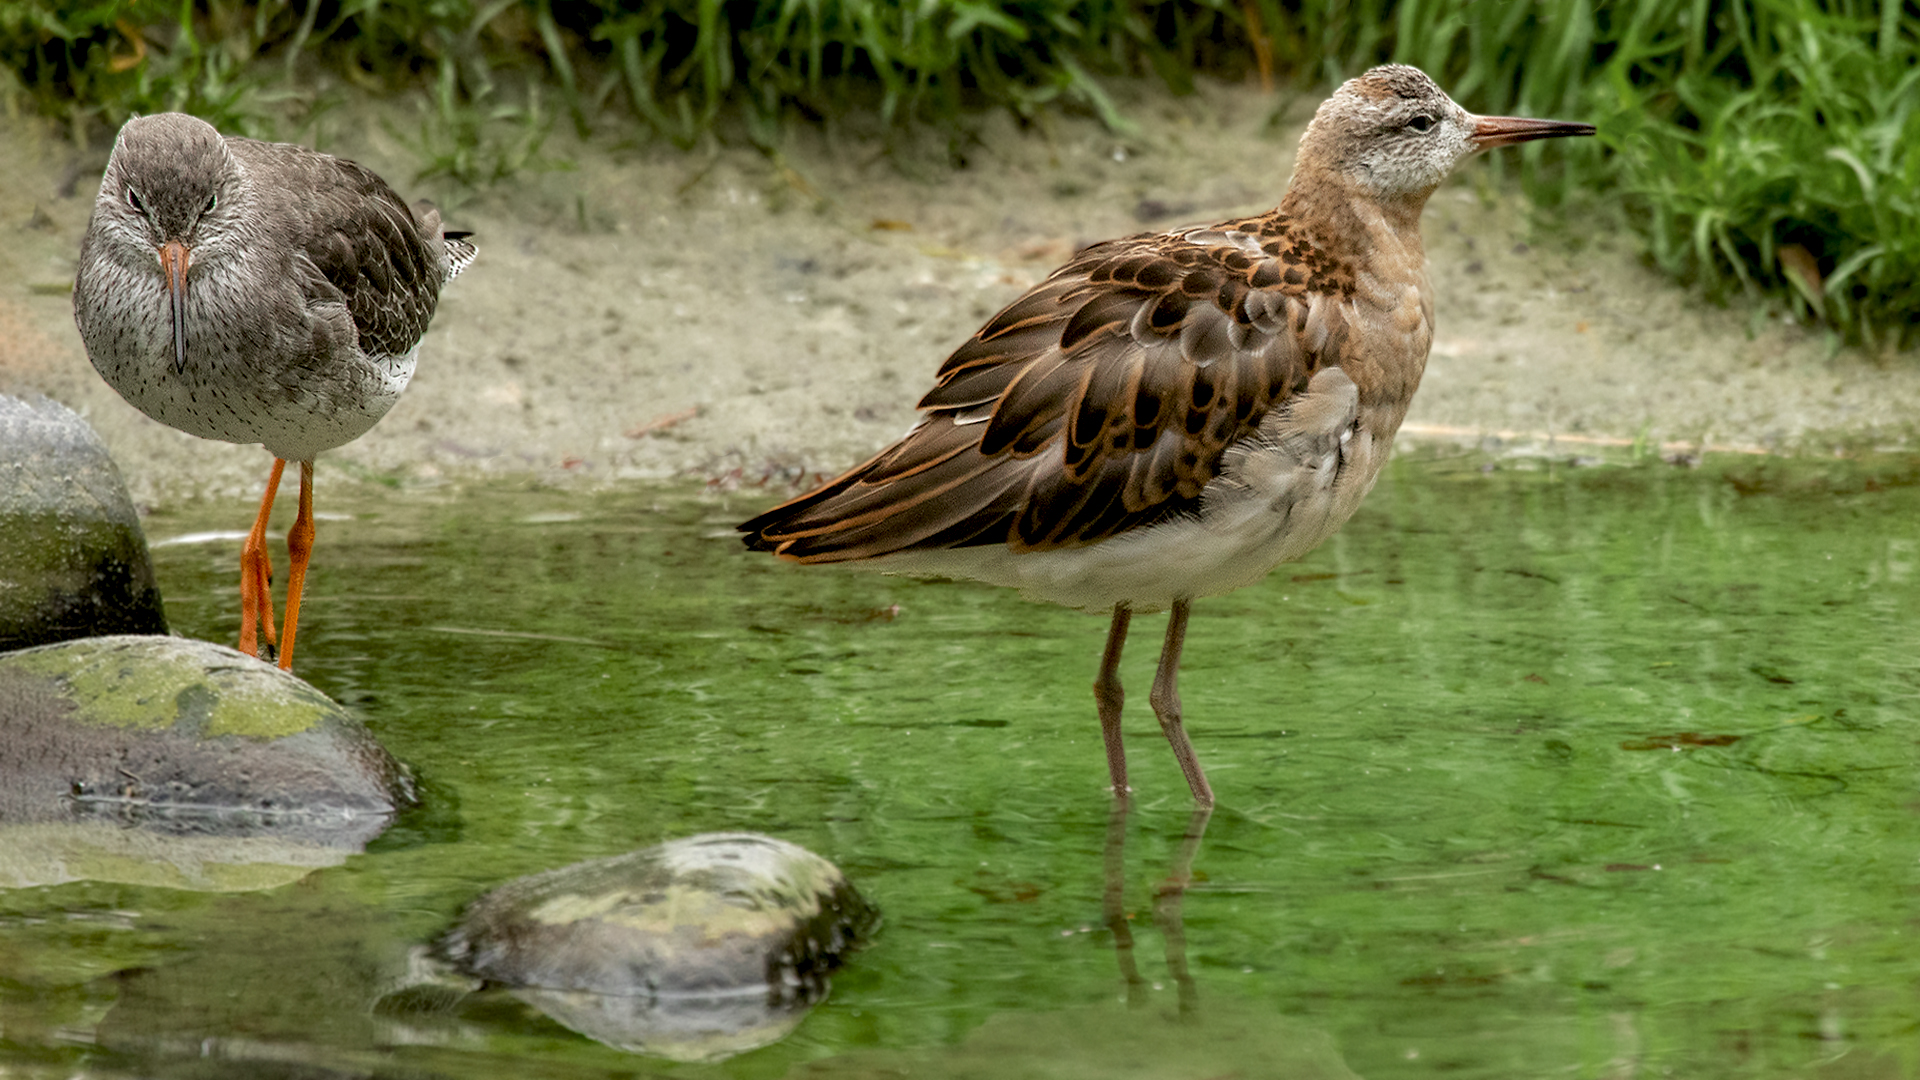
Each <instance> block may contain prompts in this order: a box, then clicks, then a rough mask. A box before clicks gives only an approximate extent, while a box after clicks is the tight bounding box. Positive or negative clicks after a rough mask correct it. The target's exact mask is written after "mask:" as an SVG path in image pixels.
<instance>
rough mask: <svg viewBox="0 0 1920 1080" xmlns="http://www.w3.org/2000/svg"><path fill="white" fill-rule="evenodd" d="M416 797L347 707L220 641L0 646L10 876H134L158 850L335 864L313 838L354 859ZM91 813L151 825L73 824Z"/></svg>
mask: <svg viewBox="0 0 1920 1080" xmlns="http://www.w3.org/2000/svg"><path fill="white" fill-rule="evenodd" d="M413 801H414V794H413V783H412V779H411V777H410V776H409V775H408V774H407V771H406V769H405V767H404V766H402V765H400V763H399V762H397V761H395V760H394V759H393V758H392V756H391V755H389V754H388V753H387V752H386V750H385V749H384V748H383V747H381V746H380V744H379V743H377V742H375V741H374V740H373V737H372V736H371V735H369V734H368V733H367V731H366V729H365V728H364V727H363V726H362V725H361V724H360V722H359V721H358V720H357V719H355V718H354V716H353V715H352V714H351V713H349V712H348V711H347V710H346V709H345V708H344V707H343V706H341V705H339V704H337V703H335V702H334V701H332V700H331V699H329V698H328V697H327V696H326V695H324V694H322V693H320V692H319V691H318V690H315V689H314V688H313V687H311V686H309V685H307V684H306V683H304V682H302V681H300V680H299V679H297V678H295V677H293V676H292V675H289V674H287V673H285V672H283V671H280V670H279V669H278V668H275V667H273V666H272V665H270V664H266V663H263V662H261V661H259V660H255V659H253V658H252V657H248V656H244V655H242V654H241V653H239V652H236V651H235V650H233V649H229V648H226V647H225V646H221V645H214V644H210V643H208V642H203V641H190V640H187V639H184V638H173V637H144V636H113V637H97V638H85V639H82V640H79V641H68V642H62V643H59V644H56V645H47V646H42V647H40V648H35V649H25V650H21V651H18V652H13V653H7V654H3V655H0V828H4V829H6V830H9V831H10V832H12V833H17V834H18V835H17V836H15V837H14V839H15V840H16V841H17V842H10V843H0V882H4V883H10V884H16V885H18V884H25V883H29V882H31V883H34V884H46V883H49V879H51V878H58V879H59V880H72V879H74V878H76V877H96V878H98V877H101V876H103V875H101V874H100V873H98V872H97V871H98V870H99V869H100V868H101V867H102V866H103V865H121V866H122V870H121V871H120V872H118V873H115V874H112V875H106V876H108V877H110V879H112V880H142V878H141V876H140V875H141V873H142V872H143V871H141V870H139V869H137V868H140V867H144V868H146V872H150V871H151V869H152V866H153V864H154V862H155V860H156V859H161V860H165V859H171V860H173V861H174V869H175V870H180V869H182V868H183V867H187V866H200V867H208V866H226V865H230V864H236V863H237V864H241V865H251V864H255V863H258V862H262V861H264V862H267V863H270V864H274V865H284V866H286V867H289V868H300V867H310V866H312V865H316V864H323V863H325V862H329V861H337V859H336V858H334V857H333V856H332V855H330V854H327V853H322V852H316V851H314V850H313V849H315V848H323V849H331V851H335V852H339V853H340V854H339V857H340V858H344V855H345V853H346V852H350V851H357V850H359V849H360V848H361V847H363V846H365V844H366V842H367V841H369V840H371V839H372V838H373V837H375V836H377V835H379V834H380V833H381V832H382V831H383V830H384V829H385V828H386V827H387V825H388V824H389V823H390V822H391V820H392V817H393V815H394V813H395V812H397V811H398V810H400V809H402V808H404V807H406V806H408V805H411V804H412V803H413ZM86 825H95V826H104V827H108V828H111V829H114V830H124V829H125V828H126V827H128V826H137V827H138V829H139V831H140V832H141V833H142V834H143V835H142V836H141V837H138V838H131V839H129V838H117V839H116V838H113V837H110V836H108V835H106V834H104V833H99V832H98V831H96V830H88V829H84V828H78V829H76V828H73V827H76V826H86ZM49 826H57V827H52V828H50V827H49ZM62 827H65V828H62ZM156 837H158V838H171V840H172V841H173V842H172V843H171V844H162V843H159V842H158V841H157V840H156V839H155V838H156ZM102 845H104V847H102ZM156 845H157V846H158V848H159V850H158V851H156V850H155V848H156ZM176 849H177V850H176ZM302 872H304V871H302ZM201 876H202V877H204V878H206V881H205V882H203V883H201V884H200V885H198V886H196V887H214V888H219V887H249V888H250V887H257V886H256V885H253V884H247V882H250V881H252V880H253V878H251V877H250V876H249V875H248V874H245V873H242V874H239V875H238V876H237V877H235V876H234V875H230V874H225V873H224V871H223V872H221V873H213V874H211V876H208V875H206V874H203V875H201ZM220 880H228V881H229V884H226V885H224V886H223V885H221V884H218V881H220ZM189 884H190V885H192V884H193V883H192V882H189Z"/></svg>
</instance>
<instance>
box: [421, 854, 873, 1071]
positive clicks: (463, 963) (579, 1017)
mask: <svg viewBox="0 0 1920 1080" xmlns="http://www.w3.org/2000/svg"><path fill="white" fill-rule="evenodd" d="M877 922H878V913H877V912H876V911H875V910H874V909H873V908H872V907H871V906H870V905H869V904H868V903H867V902H866V900H865V899H864V898H862V897H861V895H860V893H859V892H858V891H857V890H856V889H854V887H853V885H852V884H851V883H849V882H848V881H847V879H846V877H845V875H843V874H842V873H841V872H840V869H839V868H838V867H836V866H834V865H833V864H832V863H830V862H828V861H827V860H825V859H823V858H821V857H820V856H818V855H815V854H813V853H812V852H810V851H808V850H806V849H805V848H802V847H799V846H797V845H794V844H789V843H787V842H785V841H783V840H775V839H773V838H771V837H766V836H759V835H755V834H753V833H709V834H706V835H702V836H694V837H689V838H687V839H684V840H674V841H670V842H668V843H665V844H661V845H658V846H656V847H651V848H646V849H643V850H640V851H635V852H630V853H628V854H626V855H619V856H615V857H613V858H607V859H595V860H591V861H588V862H583V863H576V864H574V865H572V866H567V867H562V868H560V869H558V870H550V871H547V872H546V873H543V874H535V875H533V876H531V877H525V878H521V879H519V880H518V881H513V882H509V883H508V884H506V885H503V886H501V887H500V888H498V889H495V890H494V891H493V892H491V893H488V894H487V895H486V896H484V897H482V898H480V899H479V900H478V901H476V902H475V903H474V904H473V905H472V906H471V907H470V908H468V910H467V913H466V915H465V917H464V918H463V919H462V921H461V923H460V925H459V926H458V927H457V928H455V929H454V930H453V931H452V932H451V933H449V934H448V935H447V936H446V937H445V938H444V939H443V940H442V943H441V951H442V953H443V954H444V955H445V956H446V957H447V958H448V959H449V960H451V961H452V962H453V963H454V964H455V965H456V966H458V967H459V968H460V969H461V970H463V971H465V972H466V973H468V974H470V975H473V976H476V977H478V978H482V979H485V980H488V981H489V982H494V983H504V984H506V985H508V986H512V987H516V988H519V989H518V990H516V995H517V996H519V997H520V998H522V999H523V1000H525V1001H527V1002H528V1003H530V1004H532V1005H534V1006H535V1007H536V1008H539V1009H540V1010H541V1011H543V1012H545V1013H547V1014H548V1015H549V1016H552V1017H553V1018H554V1019H556V1020H558V1021H559V1022H561V1023H562V1024H565V1025H567V1026H568V1027H571V1028H573V1029H575V1030H577V1031H580V1032H582V1033H583V1034H586V1035H589V1036H591V1037H593V1038H595V1039H598V1040H600V1041H601V1042H605V1043H607V1044H609V1045H612V1046H617V1047H619V1048H621V1049H625V1050H632V1051H636V1052H640V1053H647V1054H653V1055H657V1056H662V1057H670V1058H674V1059H676V1060H683V1061H713V1060H719V1059H721V1058H725V1057H730V1056H732V1055H733V1054H737V1053H740V1052H741V1051H743V1050H748V1049H751V1048H753V1047H755V1046H763V1045H765V1044H767V1043H769V1042H772V1041H774V1040H775V1039H778V1038H779V1037H781V1036H782V1035H784V1034H786V1033H787V1032H788V1031H789V1030H791V1029H792V1028H793V1026H794V1025H795V1024H797V1023H799V1022H800V1019H801V1018H802V1017H803V1016H804V1015H805V1013H806V1011H807V1009H808V1007H810V1006H811V1005H812V1004H813V1003H815V1002H817V1001H818V1000H820V999H821V998H822V997H823V996H824V995H825V993H826V990H827V975H828V973H829V972H830V971H832V969H833V968H834V967H836V966H837V965H838V964H839V962H840V960H841V958H842V957H843V956H844V954H845V953H846V952H847V951H848V950H849V949H851V948H852V947H853V946H854V945H855V944H857V943H858V942H859V941H860V940H861V939H862V938H863V937H865V936H866V935H867V934H869V933H870V932H871V931H872V930H873V928H874V926H875V925H876V924H877Z"/></svg>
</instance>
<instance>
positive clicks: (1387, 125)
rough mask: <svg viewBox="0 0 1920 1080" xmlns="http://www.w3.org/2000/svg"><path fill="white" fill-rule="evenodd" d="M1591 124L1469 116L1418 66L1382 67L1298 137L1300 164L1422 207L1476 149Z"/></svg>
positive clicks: (1346, 89)
mask: <svg viewBox="0 0 1920 1080" xmlns="http://www.w3.org/2000/svg"><path fill="white" fill-rule="evenodd" d="M1593 130H1594V129H1593V125H1592V124H1578V123H1568V122H1565V121H1560V120H1527V119H1522V118H1519V117H1510V116H1475V115H1474V114H1472V113H1470V112H1468V111H1467V110H1465V109H1463V108H1461V107H1460V106H1459V105H1457V104H1455V103H1454V101H1453V99H1452V98H1450V97H1448V96H1447V95H1446V93H1445V91H1442V90H1441V89H1440V87H1439V86H1437V85H1436V84H1435V83H1434V81H1433V80H1432V79H1430V78H1428V77H1427V75H1426V73H1425V72H1423V71H1421V70H1420V69H1419V68H1414V67H1408V66H1407V65H1405V64H1383V65H1381V66H1379V67H1376V68H1374V69H1372V70H1371V71H1368V72H1367V73H1366V74H1364V75H1360V76H1357V77H1355V78H1352V79H1348V80H1347V81H1346V82H1345V83H1344V84H1342V85H1341V87H1340V89H1339V90H1337V91H1335V92H1334V94H1333V96H1332V97H1330V98H1328V99H1327V100H1326V101H1325V102H1323V103H1322V104H1321V106H1320V108H1319V111H1317V112H1316V113H1315V114H1314V117H1313V122H1312V123H1311V124H1309V125H1307V132H1306V134H1305V135H1303V136H1302V137H1301V140H1300V157H1299V161H1300V165H1299V166H1296V169H1299V168H1309V169H1317V170H1326V171H1330V172H1333V173H1335V174H1337V175H1339V176H1340V177H1342V178H1343V179H1344V180H1345V181H1346V182H1347V183H1348V184H1349V185H1351V186H1353V187H1355V188H1358V189H1360V190H1361V191H1364V192H1366V193H1367V194H1369V195H1372V196H1373V197H1374V198H1376V199H1378V200H1380V201H1382V202H1411V203H1413V204H1414V205H1415V206H1418V205H1421V204H1424V203H1425V202H1426V199H1427V196H1429V195H1431V194H1432V193H1433V191H1434V189H1435V188H1437V187H1439V186H1440V183H1441V181H1443V180H1445V179H1446V178H1447V174H1448V173H1451V172H1452V171H1453V169H1454V167H1455V166H1457V165H1459V164H1460V163H1461V162H1462V161H1465V160H1466V159H1467V158H1469V157H1471V156H1473V155H1474V154H1476V153H1479V152H1480V151H1482V150H1486V149H1489V148H1491V147H1495V146H1509V145H1512V144H1514V143H1521V142H1529V141H1532V140H1534V139H1556V138H1564V137H1567V136H1573V135H1591V134H1593Z"/></svg>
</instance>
